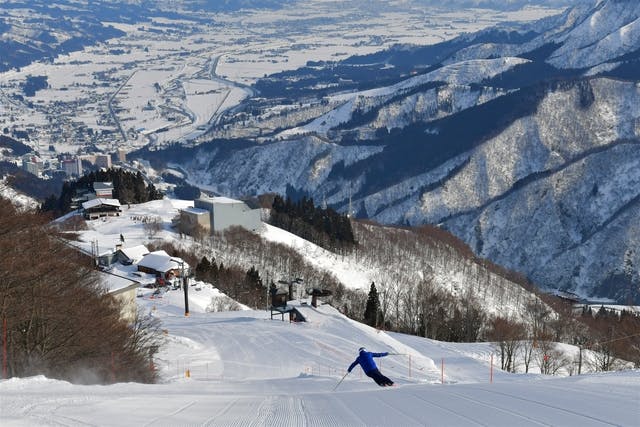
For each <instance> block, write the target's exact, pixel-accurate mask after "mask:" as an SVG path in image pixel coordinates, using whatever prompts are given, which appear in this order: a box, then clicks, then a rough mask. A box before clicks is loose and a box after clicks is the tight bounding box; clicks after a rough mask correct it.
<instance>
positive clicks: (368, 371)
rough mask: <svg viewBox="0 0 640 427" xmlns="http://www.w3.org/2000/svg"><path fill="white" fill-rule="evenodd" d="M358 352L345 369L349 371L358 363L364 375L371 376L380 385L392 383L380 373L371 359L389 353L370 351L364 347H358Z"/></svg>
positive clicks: (390, 384)
mask: <svg viewBox="0 0 640 427" xmlns="http://www.w3.org/2000/svg"><path fill="white" fill-rule="evenodd" d="M358 352H359V354H358V357H357V358H356V360H354V361H353V363H352V364H351V366H349V369H347V371H348V372H351V370H352V369H353V368H355V366H356V365H357V364H360V367H361V368H362V370H363V371H364V373H365V375H366V376H368V377H369V378H372V379H373V380H374V381H375V382H376V384H378V385H379V386H380V387H385V386H392V385H393V381H391V380H390V379H389V378H387V377H385V376H384V375H382V373H380V370H379V369H378V367H377V366H376V362H374V361H373V358H374V357H384V356H387V355H388V354H389V353H387V352H385V353H371V352H369V351H367V349H366V348H364V347H360V348H359V349H358Z"/></svg>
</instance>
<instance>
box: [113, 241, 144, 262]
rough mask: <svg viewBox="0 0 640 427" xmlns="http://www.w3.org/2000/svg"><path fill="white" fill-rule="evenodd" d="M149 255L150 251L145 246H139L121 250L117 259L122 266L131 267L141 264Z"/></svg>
mask: <svg viewBox="0 0 640 427" xmlns="http://www.w3.org/2000/svg"><path fill="white" fill-rule="evenodd" d="M148 253H149V249H147V247H146V246H145V245H137V246H131V247H129V248H119V249H118V250H117V251H116V254H115V258H116V260H117V261H118V262H119V263H121V264H124V265H131V264H135V263H137V262H139V261H140V260H141V259H142V258H143V257H144V256H145V255H147V254H148Z"/></svg>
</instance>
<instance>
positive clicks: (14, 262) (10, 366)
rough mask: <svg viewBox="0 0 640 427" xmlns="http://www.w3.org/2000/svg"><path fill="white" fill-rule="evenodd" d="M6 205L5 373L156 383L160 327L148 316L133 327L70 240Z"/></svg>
mask: <svg viewBox="0 0 640 427" xmlns="http://www.w3.org/2000/svg"><path fill="white" fill-rule="evenodd" d="M0 203H2V205H3V206H4V208H3V209H0V247H2V248H7V249H8V250H6V251H3V254H2V257H0V277H2V280H1V281H0V328H2V330H3V334H2V345H3V350H4V351H3V355H4V354H6V358H5V357H2V370H3V375H4V376H6V377H25V376H32V375H39V374H41V375H46V376H48V377H50V378H57V379H62V380H67V381H71V382H77V383H102V384H106V383H113V382H120V381H137V382H145V383H149V382H154V381H155V380H156V378H157V373H156V372H155V370H154V369H153V368H152V360H153V356H154V355H155V354H156V352H157V351H158V348H159V346H160V338H159V336H160V334H158V329H157V325H156V324H155V323H154V322H153V321H152V320H150V319H149V318H144V317H139V318H137V319H136V320H135V321H134V322H133V324H128V323H127V321H125V320H124V319H123V318H122V317H121V309H122V307H121V304H120V303H119V302H117V300H116V299H115V298H114V297H113V296H111V295H110V294H109V293H107V292H106V291H105V289H104V288H103V286H102V284H101V283H100V279H99V277H98V276H97V273H96V271H95V270H94V269H93V265H92V263H91V260H90V258H88V257H86V256H84V255H82V254H80V253H79V252H78V251H76V250H75V249H72V248H70V247H68V246H67V245H65V244H64V243H63V242H62V239H61V238H60V236H58V235H57V234H56V232H55V231H54V230H52V229H51V228H48V227H47V226H46V223H45V219H44V218H43V217H42V216H41V215H39V214H36V213H19V212H17V211H16V210H15V208H13V206H12V205H11V203H10V202H9V201H8V200H5V199H2V198H0ZM5 351H6V353H5Z"/></svg>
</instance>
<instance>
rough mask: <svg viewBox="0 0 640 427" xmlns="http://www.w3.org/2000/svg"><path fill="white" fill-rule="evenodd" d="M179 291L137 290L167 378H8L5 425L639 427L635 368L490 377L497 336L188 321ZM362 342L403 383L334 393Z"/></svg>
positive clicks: (356, 379)
mask: <svg viewBox="0 0 640 427" xmlns="http://www.w3.org/2000/svg"><path fill="white" fill-rule="evenodd" d="M180 297H181V293H180V291H169V292H168V294H167V295H166V296H165V297H164V298H166V301H163V300H153V299H148V298H146V297H145V298H139V302H140V308H141V310H142V311H143V312H151V313H153V315H154V316H157V317H158V318H159V319H161V321H162V322H163V327H164V328H166V330H167V332H168V335H167V338H166V342H167V343H166V345H165V347H164V349H163V351H162V352H161V353H160V355H159V357H158V358H157V360H156V363H157V366H158V367H159V369H160V373H161V376H162V381H161V382H160V383H159V384H154V385H143V384H134V383H126V384H115V385H109V386H95V385H94V386H86V385H73V384H70V383H68V382H64V381H57V380H53V379H48V378H45V377H42V376H38V377H31V378H13V379H9V380H2V381H0V400H1V403H2V411H1V412H0V424H2V425H3V426H48V425H66V426H71V425H73V426H75V425H94V426H95V425H111V426H143V425H144V426H151V425H212V426H231V425H238V426H239V425H281V426H284V425H287V426H308V425H314V426H356V425H357V426H362V425H383V426H413V425H437V426H457V425H464V426H468V425H484V426H487V425H491V426H514V425H518V426H529V425H531V426H532V425H536V426H539V425H547V426H548V425H554V426H571V425H575V426H601V425H619V426H632V425H637V422H638V419H639V416H640V413H639V410H640V393H639V390H640V372H639V371H626V372H616V373H607V374H590V375H582V376H573V377H566V378H554V377H542V376H539V375H523V374H520V375H513V374H507V373H504V372H501V371H499V370H498V369H496V368H494V370H495V372H494V375H493V382H492V383H491V382H490V357H491V356H490V353H491V351H492V347H491V346H490V345H489V344H483V343H481V344H450V343H440V342H436V341H431V340H427V339H424V338H418V337H411V336H405V335H401V334H390V333H386V332H382V331H378V330H376V329H373V328H369V327H367V326H364V325H362V324H359V323H356V322H354V321H352V320H349V319H347V318H345V317H344V316H343V315H341V314H340V313H338V312H337V311H336V310H335V309H333V308H332V307H330V306H328V305H320V306H319V307H317V308H313V307H311V306H310V305H308V304H301V302H298V301H296V302H293V304H295V305H296V306H297V307H298V308H299V310H300V311H301V312H302V314H303V315H304V316H305V317H306V319H307V320H308V321H307V322H298V323H289V322H288V321H284V322H283V321H281V320H280V318H279V317H276V318H274V319H273V320H272V319H270V315H269V312H266V311H251V310H245V311H237V312H223V313H206V312H202V311H201V310H196V311H195V312H192V313H191V316H189V317H185V316H184V315H183V314H182V310H181V306H180V305H179V301H180ZM164 298H163V299H164ZM360 346H365V347H367V348H368V349H369V350H370V351H376V352H384V351H388V352H392V353H402V354H401V355H389V356H387V357H384V358H378V359H376V360H377V361H378V364H379V367H380V369H381V371H382V372H383V373H384V374H386V375H387V376H389V377H390V378H392V379H393V380H394V381H395V382H396V386H395V387H388V388H380V387H378V386H376V385H375V383H373V381H371V380H370V379H369V378H367V377H366V376H364V375H363V374H362V371H361V370H360V368H359V367H356V368H355V369H354V371H352V373H351V374H350V375H347V377H346V378H345V379H344V381H343V382H342V383H341V384H340V385H339V386H338V387H337V389H336V386H337V385H338V382H339V381H340V379H341V378H342V376H343V375H344V374H345V373H346V368H347V367H348V366H349V364H350V363H351V362H352V361H353V360H354V359H355V357H356V352H357V349H358V347H360ZM443 367H444V375H443V370H442V369H443ZM187 371H188V372H189V377H187V375H186V373H187ZM82 374H90V372H86V373H78V375H79V376H81V375H82ZM443 380H444V383H442V381H443ZM334 389H335V390H334Z"/></svg>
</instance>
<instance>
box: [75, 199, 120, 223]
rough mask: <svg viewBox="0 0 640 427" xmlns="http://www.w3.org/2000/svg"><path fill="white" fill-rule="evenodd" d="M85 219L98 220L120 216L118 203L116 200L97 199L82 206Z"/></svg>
mask: <svg viewBox="0 0 640 427" xmlns="http://www.w3.org/2000/svg"><path fill="white" fill-rule="evenodd" d="M82 210H83V211H84V217H85V219H98V218H102V217H106V216H120V212H122V211H121V210H120V202H119V201H118V200H117V199H102V198H97V199H93V200H89V201H87V202H84V203H83V204H82Z"/></svg>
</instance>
